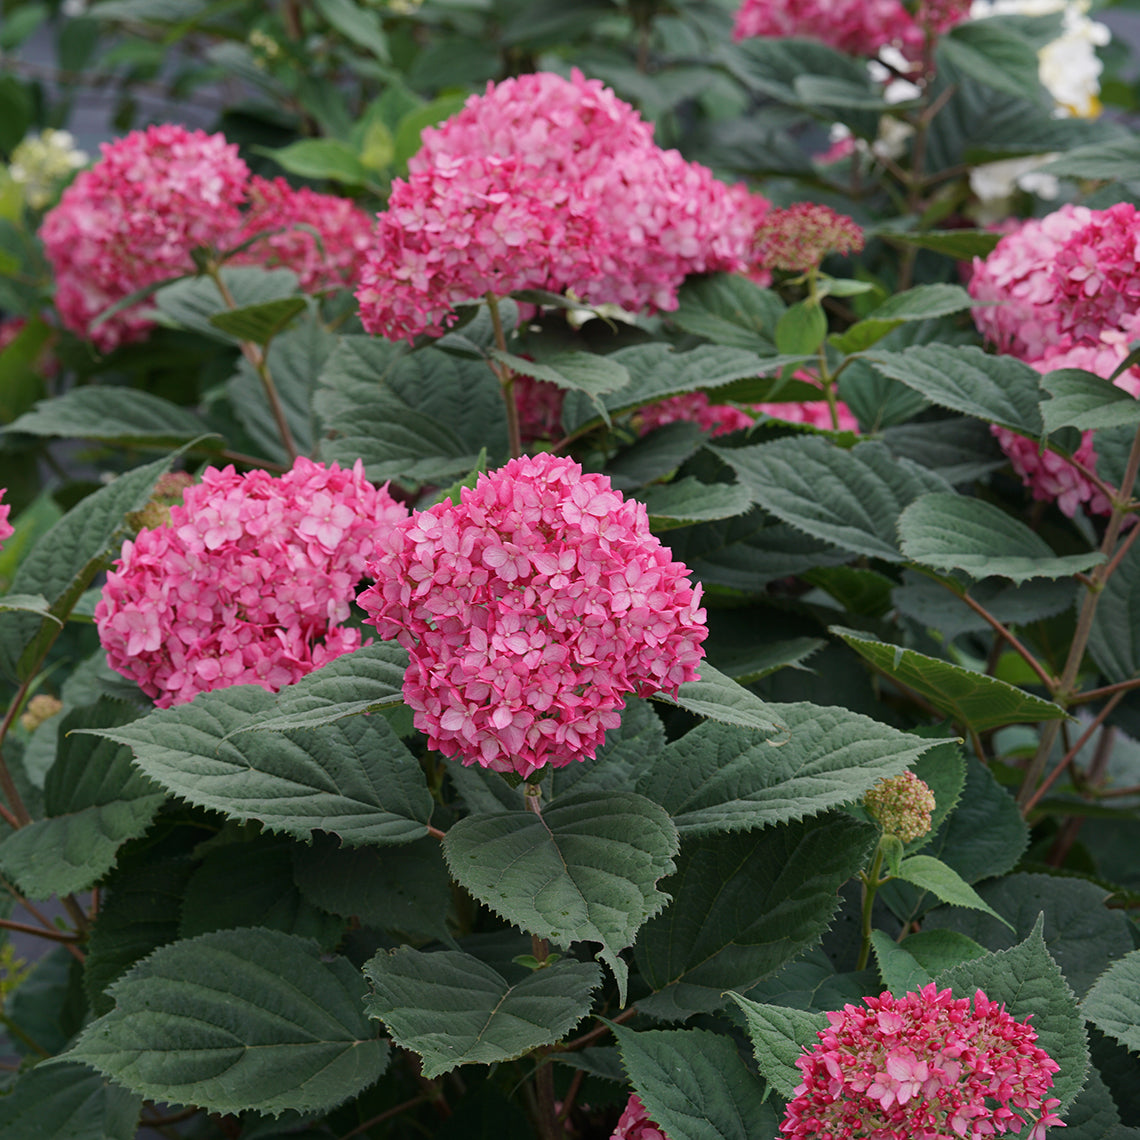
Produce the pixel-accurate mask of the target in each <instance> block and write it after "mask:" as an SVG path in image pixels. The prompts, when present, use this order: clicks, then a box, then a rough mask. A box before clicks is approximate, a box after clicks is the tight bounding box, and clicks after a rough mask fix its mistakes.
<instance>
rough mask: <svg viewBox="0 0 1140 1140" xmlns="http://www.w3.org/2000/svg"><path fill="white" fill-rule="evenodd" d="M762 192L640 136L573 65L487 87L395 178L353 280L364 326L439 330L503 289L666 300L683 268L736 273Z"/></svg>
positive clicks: (638, 303) (631, 118)
mask: <svg viewBox="0 0 1140 1140" xmlns="http://www.w3.org/2000/svg"><path fill="white" fill-rule="evenodd" d="M766 209H767V201H766V200H765V199H763V198H762V197H760V196H759V195H750V194H749V193H748V191H747V190H746V189H745V188H744V187H743V186H734V187H729V186H727V185H725V184H724V183H722V182H719V181H717V179H715V178H714V177H713V176H712V174H711V173H710V172H709V171H708V170H707V169H706V168H705V167H703V166H700V165H698V164H697V163H692V162H687V161H686V160H685V159H684V158H682V157H681V155H680V154H678V153H677V152H676V151H665V150H662V149H661V148H660V147H658V146H657V145H656V144H655V143H654V142H653V128H652V127H651V126H650V125H649V124H648V123H645V122H643V121H642V119H641V117H640V116H639V115H638V114H637V112H636V111H635V110H634V109H633V108H632V107H630V106H629V105H628V104H626V103H623V102H622V101H621V100H620V99H618V98H617V96H615V95H614V93H613V92H612V91H610V90H609V89H608V88H606V87H604V86H602V84H601V83H600V82H599V81H597V80H587V79H585V78H583V76H582V75H581V74H580V73H579V72H577V71H575V72H574V73H573V74H572V77H571V78H570V79H563V78H562V77H561V76H558V75H554V74H551V73H537V74H532V75H523V76H520V77H518V78H517V79H507V80H504V81H503V82H502V83H499V84H489V85H488V87H487V90H486V92H485V93H484V94H482V95H474V96H472V97H471V98H470V99H468V100H467V104H466V106H465V107H464V109H463V110H462V111H461V112H460V113H459V114H458V115H455V116H454V117H452V118H451V119H449V120H448V121H447V122H445V123H444V124H442V125H441V126H440V127H437V128H429V129H427V130H425V131H424V144H423V147H422V149H421V150H420V152H419V154H417V155H416V156H415V157H414V158H413V159H412V160H411V162H409V164H408V178H407V179H406V180H405V179H397V180H396V182H395V183H394V184H393V187H392V195H391V198H390V199H389V205H388V209H387V211H385V213H383V214H381V215H380V217H379V220H378V227H377V240H376V246H375V248H374V250H373V251H372V252H371V254H370V256H369V258H368V261H367V263H366V265H365V269H364V274H363V279H362V284H361V287H360V288H359V289H358V291H357V298H358V299H359V301H360V307H361V319H362V320H363V322H364V325H365V328H367V329H368V330H369V331H370V332H374V333H381V334H383V335H385V336H390V337H405V338H408V339H411V338H412V337H414V336H415V335H417V334H418V333H421V332H427V333H429V334H431V335H439V334H440V333H441V332H442V331H443V330H444V328H445V327H446V326H447V324H448V323H449V322H450V321H451V319H452V318H453V316H454V308H455V306H456V305H458V304H460V303H461V302H464V301H470V300H474V299H478V298H479V297H481V296H482V295H484V294H485V293H488V292H490V293H494V294H496V295H502V294H504V293H508V292H511V291H512V290H516V289H528V288H532V289H533V288H537V289H550V290H554V291H557V292H562V291H565V290H569V291H571V292H572V293H573V294H574V295H575V296H577V297H579V298H580V299H582V300H585V301H588V302H590V303H592V304H602V303H615V304H619V305H621V306H623V307H625V308H628V309H642V308H646V307H648V308H654V309H670V308H674V307H675V306H676V303H677V302H676V298H677V289H678V287H679V286H680V284H681V282H682V281H683V279H684V278H685V276H686V275H687V274H689V273H701V272H712V271H715V270H733V271H736V270H743V269H745V268H746V267H747V257H748V250H749V247H750V244H751V240H752V235H753V232H754V231H755V228H756V224H757V221H758V220H759V218H760V217H761V216H762V215H763V213H764V211H765V210H766Z"/></svg>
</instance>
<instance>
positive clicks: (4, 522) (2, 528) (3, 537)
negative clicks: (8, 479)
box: [0, 487, 16, 547]
mask: <svg viewBox="0 0 1140 1140" xmlns="http://www.w3.org/2000/svg"><path fill="white" fill-rule="evenodd" d="M7 490H8V488H7V487H0V499H3V498H4V495H5V494H6V492H7ZM11 512H12V506H11V504H10V503H0V547H2V546H3V544H4V543H5V542H7V541H8V539H10V538H11V537H12V535H14V534H15V533H16V530H15V528H14V527H13V526H12V524H11V523H10V522H9V521H8V515H9V514H11Z"/></svg>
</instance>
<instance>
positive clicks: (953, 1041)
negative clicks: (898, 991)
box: [780, 982, 1060, 1140]
mask: <svg viewBox="0 0 1140 1140" xmlns="http://www.w3.org/2000/svg"><path fill="white" fill-rule="evenodd" d="M863 1001H864V1005H865V1007H866V1008H863V1007H860V1006H855V1005H847V1006H844V1008H843V1011H842V1012H840V1013H829V1014H828V1015H827V1018H828V1022H829V1025H828V1027H827V1028H826V1029H823V1030H821V1031H820V1033H819V1044H818V1045H817V1046H816V1047H815V1049H814V1050H813V1051H812V1052H810V1053H805V1054H804V1055H803V1056H801V1057H799V1058H798V1059H797V1060H796V1065H797V1066H798V1067H799V1069H800V1071H801V1072H802V1073H803V1082H802V1083H801V1084H800V1085H799V1087H798V1088H797V1089H796V1092H795V1096H794V1097H793V1099H792V1100H791V1101H789V1102H788V1108H787V1115H786V1116H785V1118H784V1121H783V1123H782V1124H781V1125H780V1130H781V1132H783V1134H784V1135H785V1136H790V1137H801V1138H802V1140H818V1138H819V1137H821V1136H827V1137H831V1138H832V1140H841V1138H842V1140H855V1138H856V1137H869V1136H874V1137H876V1140H946V1138H947V1137H962V1138H964V1140H973V1138H975V1137H977V1138H981V1137H991V1136H995V1135H1003V1134H1004V1133H1006V1132H1010V1131H1012V1132H1016V1133H1018V1134H1021V1131H1022V1127H1023V1125H1025V1124H1029V1125H1030V1129H1029V1132H1028V1135H1027V1137H1026V1140H1043V1138H1044V1135H1045V1129H1046V1128H1047V1127H1048V1126H1049V1125H1052V1124H1059V1123H1060V1120H1059V1118H1058V1117H1057V1115H1056V1114H1055V1113H1054V1111H1053V1110H1054V1109H1055V1108H1056V1107H1057V1105H1058V1104H1059V1103H1060V1101H1058V1100H1056V1099H1051V1098H1047V1094H1048V1092H1049V1089H1050V1088H1051V1087H1052V1085H1053V1074H1054V1073H1055V1072H1057V1071H1058V1069H1059V1068H1060V1066H1059V1065H1058V1064H1057V1062H1056V1061H1054V1060H1053V1059H1052V1057H1050V1056H1049V1054H1048V1053H1046V1052H1045V1050H1044V1049H1042V1048H1040V1047H1039V1046H1038V1045H1036V1044H1035V1042H1036V1040H1037V1034H1036V1033H1035V1032H1034V1030H1033V1029H1032V1028H1031V1027H1030V1026H1029V1024H1028V1020H1029V1019H1028V1018H1027V1019H1026V1020H1025V1021H1024V1022H1020V1021H1016V1020H1015V1019H1014V1018H1013V1017H1012V1016H1011V1015H1010V1014H1009V1013H1007V1012H1006V1009H1005V1007H1004V1006H1002V1005H999V1004H998V1003H997V1002H992V1001H990V1000H989V999H988V998H987V997H986V995H985V994H984V993H982V991H981V990H978V991H977V992H976V993H975V994H974V998H973V1007H972V1008H971V1003H970V999H969V998H960V999H955V998H954V997H953V995H952V993H951V991H950V990H948V989H947V990H942V991H939V990H938V988H937V986H935V985H934V983H933V982H932V983H931V984H930V985H927V986H924V987H923V989H922V990H920V991H919V992H918V993H908V994H906V995H905V996H904V997H901V998H894V997H892V996H891V995H890V993H884V994H882V995H881V996H880V997H877V998H875V997H867V998H864V999H863Z"/></svg>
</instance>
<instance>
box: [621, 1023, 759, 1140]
mask: <svg viewBox="0 0 1140 1140" xmlns="http://www.w3.org/2000/svg"><path fill="white" fill-rule="evenodd" d="M612 1028H613V1032H614V1035H615V1036H616V1037H617V1040H618V1048H619V1049H620V1051H621V1059H622V1063H623V1064H624V1065H625V1070H626V1072H627V1073H628V1074H629V1079H630V1081H631V1082H632V1083H633V1087H634V1088H635V1089H636V1090H637V1094H638V1096H639V1097H640V1098H641V1101H642V1103H643V1104H644V1105H645V1110H646V1112H647V1114H648V1115H649V1117H650V1119H651V1120H653V1122H654V1123H655V1124H658V1125H659V1126H660V1127H661V1128H662V1129H663V1130H664V1131H665V1134H666V1135H667V1136H669V1138H670V1140H758V1138H759V1137H765V1136H775V1135H776V1123H777V1121H776V1110H775V1108H774V1107H773V1106H772V1105H771V1104H768V1103H765V1100H764V1091H765V1090H764V1086H763V1085H762V1084H761V1083H760V1082H759V1081H758V1080H757V1079H756V1078H755V1077H754V1076H753V1075H752V1074H751V1073H750V1072H749V1071H748V1067H747V1066H746V1065H745V1064H744V1062H743V1061H742V1060H741V1058H740V1054H739V1053H738V1052H737V1049H736V1045H735V1044H734V1043H733V1040H732V1038H731V1037H726V1036H724V1035H723V1034H720V1033H710V1032H708V1031H707V1030H704V1029H652V1030H649V1031H648V1032H645V1033H636V1032H634V1031H633V1030H632V1029H627V1028H626V1027H625V1026H623V1025H615V1026H613V1027H612Z"/></svg>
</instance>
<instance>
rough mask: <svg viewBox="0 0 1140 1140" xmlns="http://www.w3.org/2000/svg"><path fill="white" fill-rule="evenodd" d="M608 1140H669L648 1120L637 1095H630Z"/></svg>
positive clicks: (662, 1130)
mask: <svg viewBox="0 0 1140 1140" xmlns="http://www.w3.org/2000/svg"><path fill="white" fill-rule="evenodd" d="M610 1140H669V1137H668V1136H666V1135H665V1130H664V1129H663V1128H659V1127H658V1126H657V1125H656V1124H654V1123H653V1121H652V1120H650V1119H649V1113H647V1112H646V1111H645V1105H643V1104H642V1103H641V1098H640V1097H639V1096H638V1095H637V1093H631V1094H630V1097H629V1102H628V1103H627V1104H626V1106H625V1111H624V1112H623V1113H622V1114H621V1119H620V1120H619V1121H618V1122H617V1128H615V1129H614V1134H613V1135H612V1136H611V1137H610Z"/></svg>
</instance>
